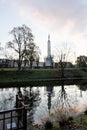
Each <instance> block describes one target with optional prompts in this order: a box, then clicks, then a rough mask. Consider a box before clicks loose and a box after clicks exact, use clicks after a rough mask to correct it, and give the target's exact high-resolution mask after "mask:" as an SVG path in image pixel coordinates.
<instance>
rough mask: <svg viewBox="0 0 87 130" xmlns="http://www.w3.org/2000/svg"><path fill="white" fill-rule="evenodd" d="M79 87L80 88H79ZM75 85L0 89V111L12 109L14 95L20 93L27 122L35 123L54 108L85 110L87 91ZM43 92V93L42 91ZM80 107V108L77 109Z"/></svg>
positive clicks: (86, 106)
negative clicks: (25, 109) (25, 105)
mask: <svg viewBox="0 0 87 130" xmlns="http://www.w3.org/2000/svg"><path fill="white" fill-rule="evenodd" d="M80 87H81V86H80ZM80 87H78V86H76V85H68V86H67V85H65V86H64V84H63V83H62V85H61V86H51V85H48V86H47V87H46V86H45V87H44V86H41V87H33V86H30V87H21V88H20V87H17V88H9V89H5V88H4V89H0V110H7V109H11V108H14V106H15V100H16V94H18V93H20V94H21V95H22V97H23V99H24V101H25V104H28V122H29V121H31V122H33V121H37V120H39V118H41V117H44V116H45V115H46V114H47V113H48V114H49V113H50V112H51V111H52V110H53V109H55V108H64V107H65V106H67V107H70V108H71V106H73V105H74V106H75V105H76V107H75V109H76V110H77V111H82V110H84V109H86V108H87V100H86V99H87V91H86V90H85V91H83V90H81V91H80V89H79V88H80ZM44 90H45V91H44ZM79 106H80V107H79Z"/></svg>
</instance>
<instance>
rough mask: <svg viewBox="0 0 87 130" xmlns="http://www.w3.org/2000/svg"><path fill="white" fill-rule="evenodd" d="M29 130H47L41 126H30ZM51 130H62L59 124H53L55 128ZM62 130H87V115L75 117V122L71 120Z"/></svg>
mask: <svg viewBox="0 0 87 130" xmlns="http://www.w3.org/2000/svg"><path fill="white" fill-rule="evenodd" d="M27 130H46V129H45V128H44V127H41V126H37V125H36V126H28V128H27ZM50 130H60V126H59V123H58V122H55V123H54V124H53V128H52V129H50ZM61 130H87V115H86V114H83V115H79V116H77V117H75V118H74V119H73V120H72V119H71V120H69V122H66V125H65V126H63V128H61Z"/></svg>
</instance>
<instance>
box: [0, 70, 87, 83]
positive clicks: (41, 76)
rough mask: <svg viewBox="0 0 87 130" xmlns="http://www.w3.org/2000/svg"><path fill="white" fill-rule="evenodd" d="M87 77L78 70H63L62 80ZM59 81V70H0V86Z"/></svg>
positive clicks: (86, 73) (83, 72) (84, 72)
mask: <svg viewBox="0 0 87 130" xmlns="http://www.w3.org/2000/svg"><path fill="white" fill-rule="evenodd" d="M83 77H87V71H83V70H80V69H65V70H64V79H66V80H67V79H82V78H83ZM58 80H61V70H60V69H32V70H30V69H29V70H25V71H24V70H23V71H17V70H15V69H3V70H0V84H9V83H15V84H16V83H21V84H23V83H24V84H25V83H29V82H30V83H32V82H33V83H34V82H42V81H58Z"/></svg>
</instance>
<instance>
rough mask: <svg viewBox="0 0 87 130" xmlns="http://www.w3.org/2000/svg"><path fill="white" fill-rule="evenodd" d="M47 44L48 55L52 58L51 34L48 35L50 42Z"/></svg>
mask: <svg viewBox="0 0 87 130" xmlns="http://www.w3.org/2000/svg"><path fill="white" fill-rule="evenodd" d="M47 44H48V48H47V49H48V50H47V54H48V57H50V56H51V45H50V34H49V35H48V42H47Z"/></svg>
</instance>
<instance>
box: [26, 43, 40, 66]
mask: <svg viewBox="0 0 87 130" xmlns="http://www.w3.org/2000/svg"><path fill="white" fill-rule="evenodd" d="M24 54H25V58H26V60H27V61H29V62H30V68H32V65H33V62H34V61H36V60H37V57H39V55H40V50H39V47H38V46H36V45H35V43H34V42H32V43H30V44H28V46H27V49H26V50H25V53H24ZM36 62H37V61H36Z"/></svg>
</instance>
